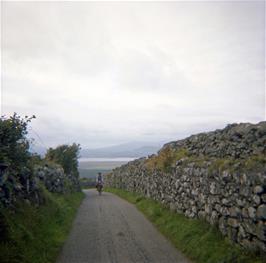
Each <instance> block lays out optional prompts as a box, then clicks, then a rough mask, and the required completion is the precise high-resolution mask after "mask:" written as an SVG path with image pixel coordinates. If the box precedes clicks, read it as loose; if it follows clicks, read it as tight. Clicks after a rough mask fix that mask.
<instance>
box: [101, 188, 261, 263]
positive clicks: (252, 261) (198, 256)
mask: <svg viewBox="0 0 266 263" xmlns="http://www.w3.org/2000/svg"><path fill="white" fill-rule="evenodd" d="M105 191H109V192H112V193H114V194H116V195H118V196H120V197H122V198H124V199H126V200H127V201H129V202H131V203H133V204H135V205H136V207H137V208H138V209H139V210H140V211H141V212H142V213H143V214H144V215H145V216H146V217H147V218H148V219H149V220H150V221H151V222H152V223H153V224H154V225H155V226H156V227H157V228H158V229H159V231H160V232H161V233H162V234H163V235H164V236H166V237H167V238H168V239H169V240H170V241H171V242H172V243H173V244H174V245H175V247H176V248H178V249H179V250H180V251H182V252H183V253H184V254H185V255H186V256H187V257H188V258H190V259H191V260H193V262H198V263H262V262H265V261H263V258H262V257H261V258H260V257H259V256H256V255H254V254H252V253H247V252H246V251H245V250H244V249H242V248H241V247H239V246H238V245H236V244H232V243H231V242H230V241H229V240H228V239H226V238H224V237H223V236H222V234H221V233H220V232H219V231H218V229H216V228H215V227H212V226H210V225H209V224H208V223H206V222H204V221H201V220H198V219H189V218H186V217H185V216H184V215H182V214H178V213H174V212H171V211H170V210H169V209H168V208H166V207H164V206H163V205H161V204H160V203H158V202H155V201H153V200H151V199H147V198H144V197H142V196H140V195H138V194H136V193H130V192H126V191H123V190H120V189H114V188H109V189H105Z"/></svg>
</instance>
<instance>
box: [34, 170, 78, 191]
mask: <svg viewBox="0 0 266 263" xmlns="http://www.w3.org/2000/svg"><path fill="white" fill-rule="evenodd" d="M34 175H35V177H36V178H37V179H38V180H40V181H42V182H43V183H44V185H45V187H46V188H47V190H48V191H50V192H53V193H67V192H72V191H80V189H81V188H80V183H79V178H78V176H75V175H73V174H65V173H64V170H63V168H62V167H61V166H59V165H58V166H56V165H53V166H48V165H45V166H36V167H35V168H34Z"/></svg>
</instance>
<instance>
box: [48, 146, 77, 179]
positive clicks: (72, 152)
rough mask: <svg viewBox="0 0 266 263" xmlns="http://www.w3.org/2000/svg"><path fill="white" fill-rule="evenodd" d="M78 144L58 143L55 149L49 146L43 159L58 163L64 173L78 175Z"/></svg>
mask: <svg viewBox="0 0 266 263" xmlns="http://www.w3.org/2000/svg"><path fill="white" fill-rule="evenodd" d="M80 149H81V148H80V145H79V144H76V143H73V144H72V145H60V146H58V147H56V148H55V149H53V148H49V149H48V151H47V153H46V156H45V159H47V160H48V161H52V162H55V163H57V164H60V165H61V166H62V167H63V169H64V171H65V173H66V174H73V175H78V157H79V151H80Z"/></svg>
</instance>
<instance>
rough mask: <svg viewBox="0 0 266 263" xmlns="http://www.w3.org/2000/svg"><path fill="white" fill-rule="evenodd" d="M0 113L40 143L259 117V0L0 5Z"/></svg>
mask: <svg viewBox="0 0 266 263" xmlns="http://www.w3.org/2000/svg"><path fill="white" fill-rule="evenodd" d="M2 9H3V10H2V14H3V17H2V28H3V32H2V56H3V57H2V61H3V63H2V84H3V86H2V97H3V100H2V101H3V107H2V109H3V113H4V114H7V115H8V114H12V113H13V112H14V111H17V112H18V113H20V114H21V115H23V114H25V115H31V114H35V115H37V117H38V119H37V120H36V121H35V122H34V123H33V124H32V127H33V128H34V130H36V131H37V133H38V134H40V136H41V137H42V138H43V140H44V141H45V142H46V143H47V145H55V144H57V143H63V142H64V141H65V142H71V141H77V142H81V143H82V144H83V145H84V146H91V145H94V146H104V145H107V144H108V145H111V144H116V143H120V142H126V141H132V140H137V139H138V140H157V141H160V140H167V138H169V139H174V138H175V137H176V138H177V137H178V138H180V137H182V136H187V135H189V134H190V133H195V132H197V131H203V130H204V129H205V130H207V129H215V128H221V127H223V126H224V125H226V124H227V123H229V122H243V121H245V122H247V121H248V122H258V121H260V120H263V119H265V86H264V84H265V67H264V62H265V61H264V57H265V51H264V49H265V41H264V37H265V25H264V18H265V11H264V3H263V2H187V3H186V2H167V3H160V2H143V3H134V2H126V3H122V2H112V3H107V2H104V3H103V2H100V3H96V2H4V3H3V4H2Z"/></svg>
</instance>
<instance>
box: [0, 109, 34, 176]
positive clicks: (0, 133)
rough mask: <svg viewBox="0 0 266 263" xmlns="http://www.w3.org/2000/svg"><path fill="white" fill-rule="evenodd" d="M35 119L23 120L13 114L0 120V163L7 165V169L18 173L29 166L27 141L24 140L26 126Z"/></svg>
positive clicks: (26, 118) (27, 118)
mask: <svg viewBox="0 0 266 263" xmlns="http://www.w3.org/2000/svg"><path fill="white" fill-rule="evenodd" d="M33 118H35V116H34V115H33V116H32V117H27V116H26V117H25V118H24V119H23V118H21V117H20V116H18V115H17V114H16V113H14V115H13V116H11V117H9V118H6V117H5V116H2V117H1V119H0V162H1V163H5V164H8V165H9V169H12V170H14V171H20V170H21V169H23V167H25V166H27V165H28V164H29V160H30V156H31V155H30V153H29V141H28V139H27V138H26V135H27V125H28V123H29V122H30V121H31V120H32V119H33Z"/></svg>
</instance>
